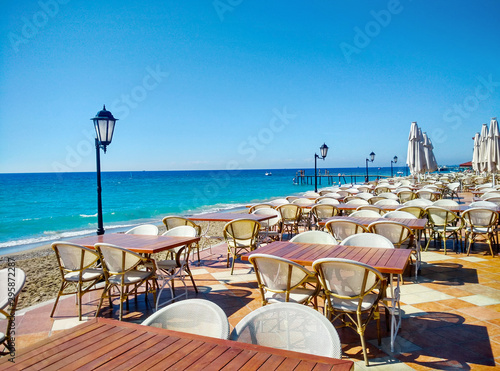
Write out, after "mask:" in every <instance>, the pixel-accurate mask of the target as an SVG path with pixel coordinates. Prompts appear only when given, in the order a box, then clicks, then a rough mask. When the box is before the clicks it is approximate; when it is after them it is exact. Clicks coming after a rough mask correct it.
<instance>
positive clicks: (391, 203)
mask: <svg viewBox="0 0 500 371" xmlns="http://www.w3.org/2000/svg"><path fill="white" fill-rule="evenodd" d="M374 205H375V206H398V205H400V203H399V201H398V200H391V199H389V198H386V199H383V200H379V201H377V202H375V203H374Z"/></svg>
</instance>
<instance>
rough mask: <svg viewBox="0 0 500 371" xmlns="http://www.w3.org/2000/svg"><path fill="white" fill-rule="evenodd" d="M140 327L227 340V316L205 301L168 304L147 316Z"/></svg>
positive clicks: (194, 300)
mask: <svg viewBox="0 0 500 371" xmlns="http://www.w3.org/2000/svg"><path fill="white" fill-rule="evenodd" d="M142 325H145V326H153V327H161V328H164V329H167V330H174V331H181V332H187V333H190V334H197V335H203V336H210V337H214V338H219V339H228V337H229V322H228V320H227V315H226V314H225V313H224V311H223V310H222V309H221V308H220V307H219V306H218V305H217V304H215V303H213V302H211V301H208V300H205V299H186V300H182V301H179V302H177V303H173V304H169V305H168V306H166V307H165V308H162V309H160V310H159V311H157V312H156V313H153V314H152V315H151V316H149V317H148V318H147V319H146V320H145V321H144V322H142Z"/></svg>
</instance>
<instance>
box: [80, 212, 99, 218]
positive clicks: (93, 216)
mask: <svg viewBox="0 0 500 371" xmlns="http://www.w3.org/2000/svg"><path fill="white" fill-rule="evenodd" d="M80 217H82V218H95V217H97V213H95V214H93V215H86V214H80Z"/></svg>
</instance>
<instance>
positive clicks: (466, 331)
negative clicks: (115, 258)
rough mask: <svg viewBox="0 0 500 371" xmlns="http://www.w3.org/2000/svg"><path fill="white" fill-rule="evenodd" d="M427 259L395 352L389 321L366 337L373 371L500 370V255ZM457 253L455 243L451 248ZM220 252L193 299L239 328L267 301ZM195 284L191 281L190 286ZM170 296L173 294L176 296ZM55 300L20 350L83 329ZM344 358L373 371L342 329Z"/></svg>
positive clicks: (247, 273)
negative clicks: (201, 300) (223, 314)
mask: <svg viewBox="0 0 500 371" xmlns="http://www.w3.org/2000/svg"><path fill="white" fill-rule="evenodd" d="M432 247H433V246H432V244H431V247H430V249H429V251H428V252H424V253H423V255H422V259H423V264H422V271H421V275H419V277H418V279H417V280H415V278H414V276H413V275H412V273H413V267H409V268H408V270H407V273H406V274H405V277H404V278H405V283H404V285H403V286H402V289H401V311H402V316H403V320H402V327H401V329H400V331H399V333H398V337H397V342H396V346H395V352H394V353H391V352H390V346H389V343H390V335H389V333H388V332H386V330H385V319H384V318H385V317H384V316H383V315H382V316H381V318H382V319H381V322H382V323H381V331H382V336H383V339H382V340H383V341H382V345H381V346H378V345H377V340H376V327H375V325H374V323H372V325H370V326H369V328H368V330H367V333H366V339H367V341H368V353H369V359H370V367H369V369H371V370H411V369H415V370H435V369H439V370H449V369H471V370H489V369H491V370H493V369H497V368H498V367H500V257H499V256H498V255H497V256H495V257H492V256H491V255H487V251H488V250H487V247H486V246H485V245H484V246H483V245H482V244H477V245H476V246H475V249H474V250H473V251H472V252H471V255H470V256H467V255H466V254H464V253H462V254H457V253H454V252H450V251H448V254H447V255H444V253H443V252H442V250H441V251H438V250H432V251H431V248H432ZM448 247H449V248H450V247H451V243H450V245H449V246H448ZM212 252H213V254H212V255H210V254H209V252H208V251H204V252H202V261H201V264H199V265H198V264H197V263H195V264H192V271H193V274H194V275H195V281H196V284H197V286H198V289H199V293H198V294H196V293H195V291H194V289H193V288H192V287H191V286H189V291H188V292H189V295H188V296H189V297H190V298H194V297H199V298H205V299H207V300H210V301H213V302H215V303H217V304H218V305H220V306H221V307H222V308H223V309H224V311H225V312H226V314H227V316H228V318H229V322H230V324H231V326H235V325H236V324H237V323H238V322H239V321H240V320H241V319H242V318H243V317H244V316H245V315H247V314H248V313H250V312H251V311H252V310H255V309H256V308H259V307H260V305H261V303H260V295H259V293H258V291H257V288H256V281H255V276H254V273H253V272H252V271H251V270H250V265H249V264H248V263H242V262H237V264H236V266H235V271H234V275H232V276H231V275H230V274H229V270H228V269H227V268H226V262H225V256H226V254H225V250H224V247H223V246H218V247H215V248H213V250H212ZM187 281H189V280H187ZM99 295H100V292H99V291H96V292H93V293H91V294H88V295H86V296H84V300H83V301H84V303H83V315H84V316H85V317H86V318H91V317H93V316H94V315H95V310H96V307H97V304H98V301H99V300H98V298H99ZM168 296H169V294H166V295H165V298H168ZM319 304H320V310H322V303H321V302H320V303H319ZM52 305H53V301H52V302H47V303H43V304H41V305H38V306H36V307H32V308H28V309H25V310H21V311H19V313H17V316H16V339H15V340H16V347H17V349H18V350H21V349H22V348H24V347H26V346H28V345H30V344H32V343H34V342H37V341H43V340H44V339H46V338H47V337H49V336H52V335H54V334H56V333H57V332H59V331H61V330H65V329H69V328H71V327H73V326H75V325H78V323H79V321H78V318H77V307H76V305H75V299H74V297H72V296H70V297H68V298H65V299H63V300H61V301H60V303H59V306H58V308H57V310H56V313H55V316H54V318H50V317H49V315H50V311H51V310H52ZM151 313H152V310H151V306H150V305H146V301H145V300H144V297H143V296H139V298H138V301H137V303H135V302H134V300H131V301H130V306H129V310H127V309H124V320H125V321H132V322H141V321H142V320H144V319H145V318H146V317H147V316H148V315H150V314H151ZM100 315H101V316H105V317H113V318H117V317H118V305H116V304H115V305H114V306H113V309H112V310H111V309H110V308H109V307H108V306H106V307H103V310H102V311H101V314H100ZM339 335H340V339H341V341H342V346H343V352H344V357H346V358H350V359H352V360H354V361H355V369H357V370H363V369H365V366H364V362H363V355H362V349H361V345H360V341H359V337H358V335H357V334H356V333H355V332H354V331H353V330H351V329H347V328H341V329H339Z"/></svg>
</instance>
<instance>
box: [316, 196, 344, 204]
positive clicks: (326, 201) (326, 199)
mask: <svg viewBox="0 0 500 371" xmlns="http://www.w3.org/2000/svg"><path fill="white" fill-rule="evenodd" d="M339 203H340V202H339V201H338V200H337V199H336V198H333V197H326V196H325V197H318V198H317V199H316V204H317V205H320V204H326V205H338V204H339Z"/></svg>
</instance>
